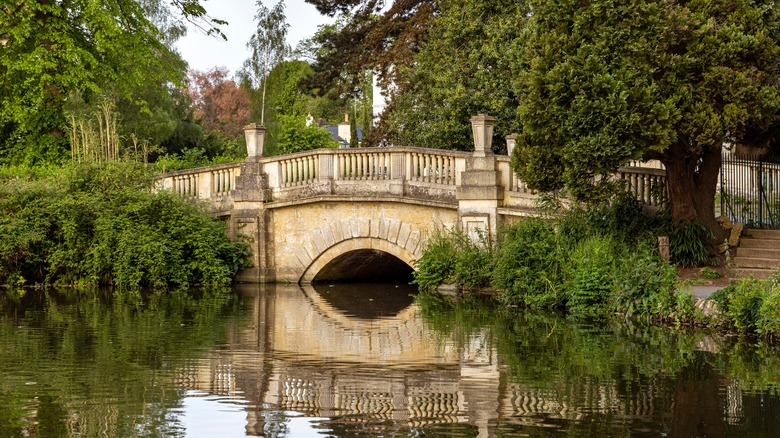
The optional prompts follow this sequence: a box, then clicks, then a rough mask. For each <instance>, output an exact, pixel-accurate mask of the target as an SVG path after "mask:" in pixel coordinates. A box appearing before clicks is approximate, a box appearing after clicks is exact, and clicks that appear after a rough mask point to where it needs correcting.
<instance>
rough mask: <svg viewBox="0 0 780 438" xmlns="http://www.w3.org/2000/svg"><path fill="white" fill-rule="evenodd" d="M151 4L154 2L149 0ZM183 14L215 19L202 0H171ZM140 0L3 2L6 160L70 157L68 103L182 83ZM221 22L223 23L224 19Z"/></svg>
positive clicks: (0, 142)
mask: <svg viewBox="0 0 780 438" xmlns="http://www.w3.org/2000/svg"><path fill="white" fill-rule="evenodd" d="M146 3H154V1H152V0H149V1H147V2H146ZM157 3H159V1H157ZM171 4H172V5H173V6H174V7H178V8H180V11H181V13H182V15H183V16H184V17H188V18H191V19H193V20H196V21H198V20H201V19H204V20H206V21H205V22H206V23H207V24H206V26H209V23H215V24H218V23H217V22H218V20H214V21H209V19H208V18H207V16H206V14H205V10H203V8H202V6H200V4H199V2H198V1H197V0H173V1H172V2H171ZM145 12H146V11H145V10H144V9H143V8H142V5H141V4H140V3H139V2H137V1H135V0H100V1H98V0H71V1H66V2H63V1H57V0H37V1H33V0H21V1H17V2H3V4H2V6H0V29H2V30H0V35H1V37H2V41H3V44H2V47H1V48H0V136H1V137H0V159H4V160H9V159H10V160H14V161H28V162H35V161H40V160H48V161H52V160H54V161H56V160H57V159H59V158H61V157H63V156H65V151H66V150H67V146H68V144H67V139H66V136H65V135H64V134H65V126H66V118H65V115H64V112H65V106H66V101H67V100H68V99H69V98H71V96H72V95H74V94H75V95H77V96H78V98H79V99H84V100H85V101H87V102H92V101H95V100H97V98H98V96H100V95H101V94H112V95H113V96H115V97H116V99H127V100H128V101H131V102H135V103H136V104H138V105H139V106H140V107H141V108H142V109H145V110H148V108H147V107H146V106H145V104H144V101H143V98H141V97H139V96H137V95H134V91H135V90H136V89H137V88H138V87H139V86H140V85H141V84H145V83H149V82H157V83H164V84H167V83H169V82H181V80H182V79H183V69H182V67H180V65H182V64H181V63H175V62H174V63H172V62H170V61H171V60H172V59H178V56H177V55H175V54H174V53H173V52H172V51H171V50H170V49H169V48H168V46H166V45H165V44H164V43H163V42H161V41H162V40H163V35H162V33H161V32H160V29H158V28H157V27H156V26H155V25H154V24H153V23H152V22H151V21H149V19H148V18H147V17H146V15H145ZM219 23H222V22H219Z"/></svg>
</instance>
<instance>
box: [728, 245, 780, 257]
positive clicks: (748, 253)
mask: <svg viewBox="0 0 780 438" xmlns="http://www.w3.org/2000/svg"><path fill="white" fill-rule="evenodd" d="M737 257H746V258H754V259H774V260H780V247H776V248H751V247H744V246H742V245H740V246H739V248H737Z"/></svg>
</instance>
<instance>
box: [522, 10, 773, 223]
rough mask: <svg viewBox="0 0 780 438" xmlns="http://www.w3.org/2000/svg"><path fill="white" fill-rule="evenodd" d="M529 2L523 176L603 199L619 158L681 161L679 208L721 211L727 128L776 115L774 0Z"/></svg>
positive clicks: (748, 126)
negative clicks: (717, 198) (718, 199)
mask: <svg viewBox="0 0 780 438" xmlns="http://www.w3.org/2000/svg"><path fill="white" fill-rule="evenodd" d="M529 3H530V9H531V10H532V11H533V13H532V14H529V16H528V20H527V22H526V23H525V25H524V26H523V28H522V31H521V33H520V38H517V39H516V40H515V41H516V46H515V47H514V49H513V50H511V51H510V52H509V53H510V54H511V55H510V56H513V58H514V59H513V62H512V63H510V64H511V67H512V69H511V70H512V71H515V72H518V74H517V75H516V78H517V80H516V81H515V84H514V85H515V87H514V89H515V91H516V93H517V95H518V98H517V100H518V101H519V102H520V106H519V109H518V114H519V116H520V119H521V122H522V126H523V131H522V135H521V136H520V137H519V139H518V146H517V153H516V155H517V159H516V160H515V161H514V163H515V169H516V171H517V172H518V173H519V175H520V177H521V179H522V180H523V181H525V182H527V183H528V184H530V185H531V186H532V187H535V188H537V189H539V190H542V191H549V190H557V189H560V188H563V187H566V188H567V190H568V192H569V193H570V194H571V195H572V196H573V197H575V198H577V199H582V200H595V199H603V198H605V197H606V196H607V195H609V194H611V193H613V192H614V189H615V184H614V180H613V179H611V178H608V176H609V175H611V174H612V173H613V172H614V171H615V169H616V168H617V167H618V166H620V165H623V164H624V163H626V162H628V161H630V160H635V159H640V158H653V157H654V158H658V159H661V160H662V161H663V162H664V164H666V169H667V171H669V172H670V173H669V180H668V183H669V185H670V188H671V190H670V195H671V197H670V201H671V202H670V204H671V208H672V215H673V217H674V218H675V219H681V220H682V219H687V220H690V219H691V218H693V217H698V218H700V219H702V220H707V219H708V218H709V219H710V220H711V218H712V217H714V214H713V206H712V203H711V202H708V201H707V199H712V197H713V196H714V193H715V187H716V183H717V177H716V175H717V169H716V166H717V165H718V163H719V155H720V153H721V147H722V145H723V142H724V140H726V141H730V142H732V143H741V142H742V140H743V139H744V138H745V134H746V133H747V132H749V131H751V130H752V129H756V128H757V127H759V129H760V127H763V128H766V127H767V126H776V120H777V118H776V111H777V107H778V103H780V93H779V92H778V87H777V79H778V76H779V74H778V73H779V70H778V59H780V58H778V56H777V54H778V45H777V41H778V40H779V39H778V34H777V31H776V29H777V22H778V11H777V10H776V8H774V7H773V6H772V5H773V3H771V2H769V3H767V2H753V1H749V0H738V1H713V2H702V1H695V2H648V1H644V0H632V1H626V2H621V3H620V4H616V3H614V2H612V1H607V0H596V1H590V2H584V3H583V2H576V1H547V0H532V1H530V2H529ZM595 23H597V24H598V25H595ZM764 144H766V143H764ZM697 196H703V198H702V199H703V200H702V201H700V200H699V199H698V198H697ZM699 209H701V210H699Z"/></svg>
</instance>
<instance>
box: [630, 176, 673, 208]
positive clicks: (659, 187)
mask: <svg viewBox="0 0 780 438" xmlns="http://www.w3.org/2000/svg"><path fill="white" fill-rule="evenodd" d="M617 177H618V178H620V179H621V180H622V181H625V183H626V189H627V190H628V191H629V192H630V193H632V194H633V195H634V196H635V197H636V199H637V200H639V202H640V203H642V204H644V205H647V206H650V207H660V206H663V205H664V204H666V201H667V199H668V196H667V193H666V171H665V170H664V169H659V168H652V167H636V166H625V167H621V168H619V169H618V171H617Z"/></svg>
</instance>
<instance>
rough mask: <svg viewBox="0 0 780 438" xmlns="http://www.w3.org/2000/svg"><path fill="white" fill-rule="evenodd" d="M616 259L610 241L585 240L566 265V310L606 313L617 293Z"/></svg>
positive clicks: (592, 238)
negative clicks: (611, 297)
mask: <svg viewBox="0 0 780 438" xmlns="http://www.w3.org/2000/svg"><path fill="white" fill-rule="evenodd" d="M617 256H618V254H617V253H616V249H615V243H614V242H613V241H612V239H610V238H604V237H599V236H592V237H588V238H586V239H584V240H582V241H581V242H580V243H579V244H578V245H577V247H576V248H575V249H574V251H573V252H572V253H571V255H570V257H569V259H568V261H567V263H565V266H566V271H567V276H568V277H569V280H568V281H567V282H566V285H565V288H566V296H567V298H568V301H567V307H568V308H569V309H571V310H572V311H575V312H598V311H603V310H606V306H605V304H606V303H607V300H608V299H609V296H610V294H611V293H612V290H613V289H614V285H613V283H614V281H613V275H614V272H615V271H616V267H617V266H616V265H617Z"/></svg>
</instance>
